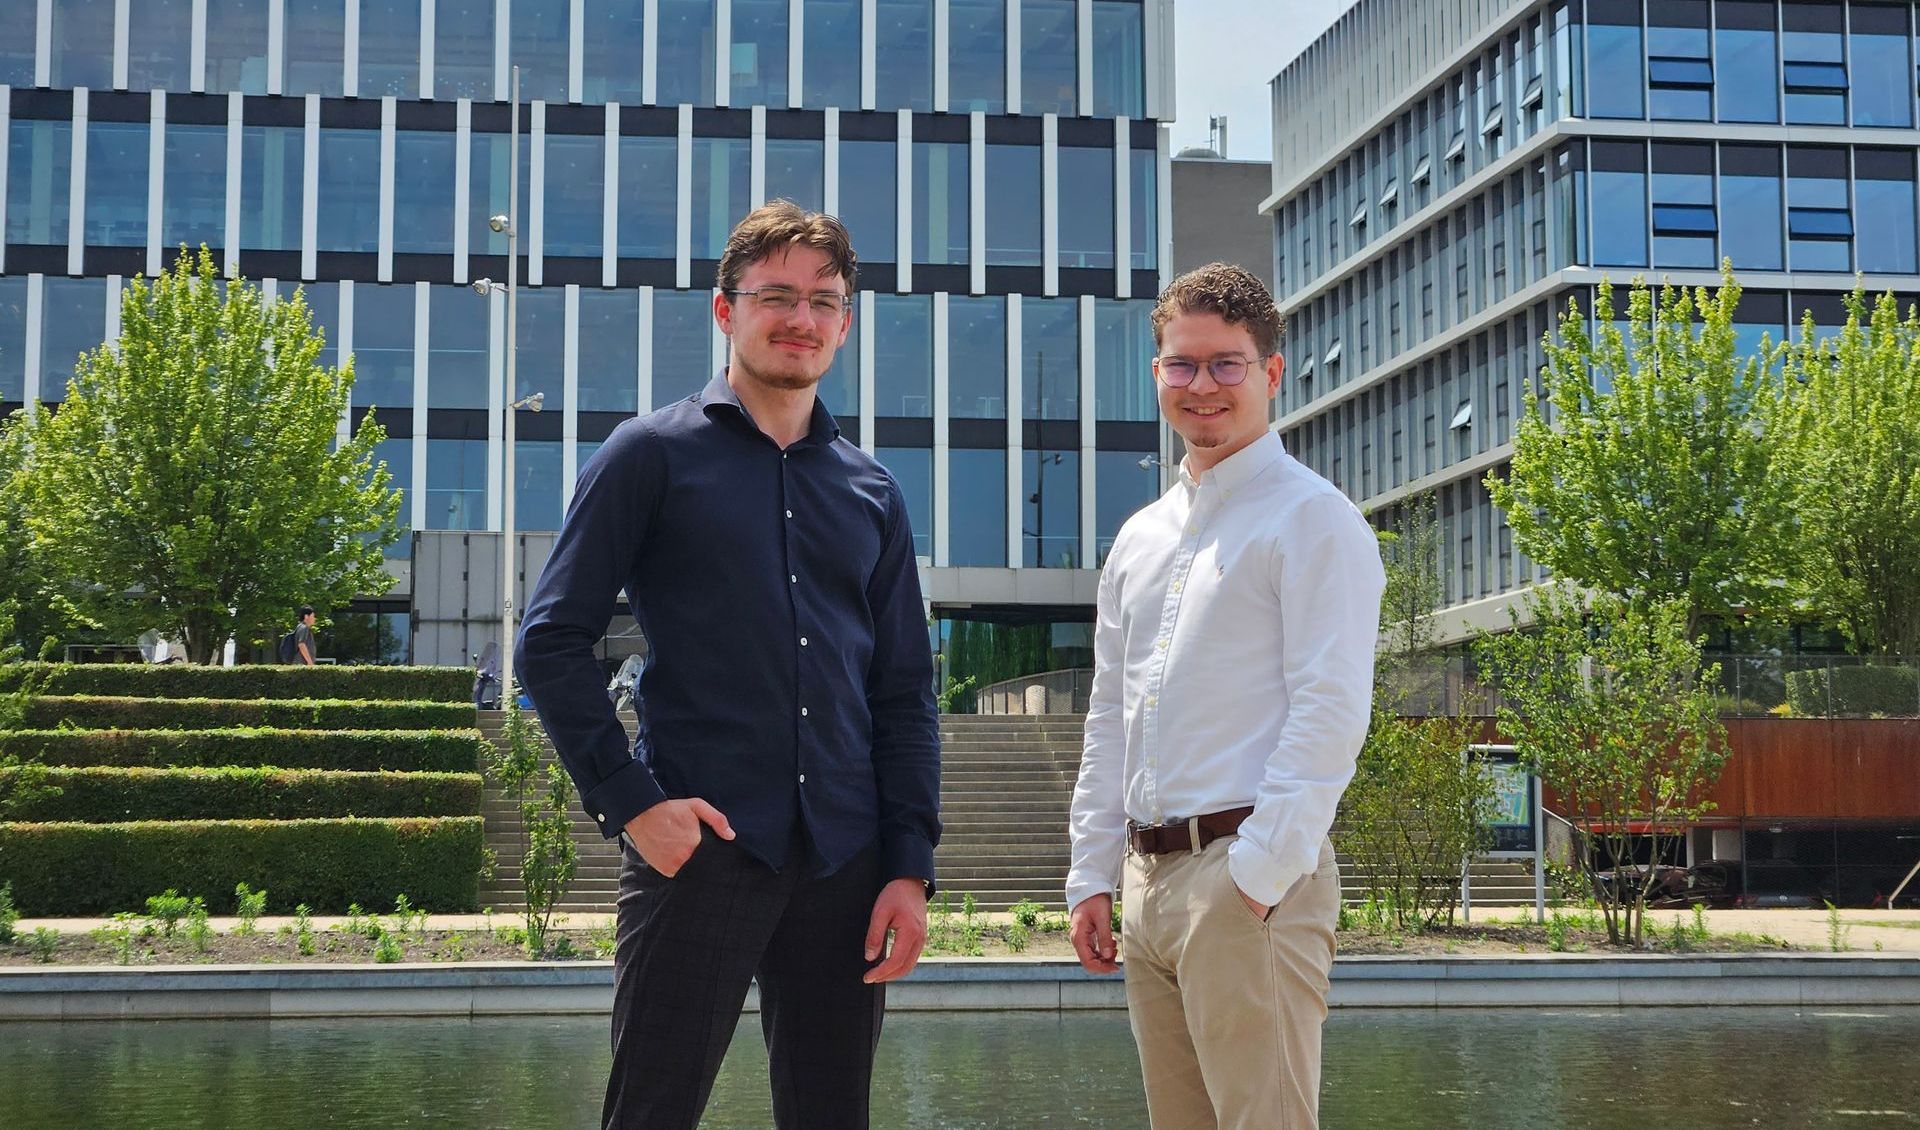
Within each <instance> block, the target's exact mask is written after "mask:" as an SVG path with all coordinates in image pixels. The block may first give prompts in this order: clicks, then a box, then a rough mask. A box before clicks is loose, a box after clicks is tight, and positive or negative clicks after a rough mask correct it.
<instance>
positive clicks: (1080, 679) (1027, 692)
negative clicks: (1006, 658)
mask: <svg viewBox="0 0 1920 1130" xmlns="http://www.w3.org/2000/svg"><path fill="white" fill-rule="evenodd" d="M1092 693H1093V668H1091V667H1071V668H1068V669H1066V670H1063V671H1042V672H1040V673H1039V674H1037V675H1022V676H1020V677H1019V678H1017V679H1002V680H1001V681H999V682H997V683H989V684H988V685H986V686H984V687H982V688H980V691H979V694H978V696H977V697H976V700H975V703H976V704H975V706H974V713H976V714H1085V713H1086V712H1087V702H1088V700H1089V699H1090V698H1091V697H1092Z"/></svg>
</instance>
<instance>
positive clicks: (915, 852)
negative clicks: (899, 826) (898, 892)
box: [880, 832, 934, 896]
mask: <svg viewBox="0 0 1920 1130" xmlns="http://www.w3.org/2000/svg"><path fill="white" fill-rule="evenodd" d="M880 878H881V881H882V882H886V883H891V882H892V881H894V880H895V879H919V880H921V881H922V882H924V883H926V885H927V894H928V895H929V896H931V895H932V894H933V885H934V884H933V845H932V844H931V843H928V842H927V839H926V837H924V836H916V835H914V834H913V833H911V832H904V833H901V834H900V835H897V836H895V837H893V838H892V839H884V838H883V839H882V840H881V841H880Z"/></svg>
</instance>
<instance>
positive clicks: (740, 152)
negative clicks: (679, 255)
mask: <svg viewBox="0 0 1920 1130" xmlns="http://www.w3.org/2000/svg"><path fill="white" fill-rule="evenodd" d="M752 156H753V152H752V149H751V148H750V145H749V143H748V141H747V139H746V138H744V137H696V138H694V139H693V257H694V258H695V259H718V258H720V253H721V252H722V251H723V250H725V249H726V246H727V234H728V233H729V232H731V231H732V230H733V225H735V224H737V223H739V222H740V221H741V219H743V218H744V217H745V216H746V214H747V211H748V208H749V207H750V205H749V201H748V194H749V193H750V192H751V191H752V189H753V184H752V182H751V181H750V180H749V179H748V177H749V173H750V171H751V166H750V164H749V162H750V161H751V160H752Z"/></svg>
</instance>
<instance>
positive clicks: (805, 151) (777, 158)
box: [766, 137, 827, 212]
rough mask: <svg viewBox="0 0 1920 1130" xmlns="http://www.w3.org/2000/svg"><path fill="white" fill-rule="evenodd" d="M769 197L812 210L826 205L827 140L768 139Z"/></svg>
mask: <svg viewBox="0 0 1920 1130" xmlns="http://www.w3.org/2000/svg"><path fill="white" fill-rule="evenodd" d="M766 188H767V199H768V200H791V201H793V202H794V203H795V204H798V205H800V206H801V207H802V208H805V209H807V210H808V211H810V212H818V211H819V210H820V209H821V208H823V207H825V205H826V191H827V190H826V143H825V142H820V141H811V140H806V139H802V138H781V137H770V138H768V139H767V174H766Z"/></svg>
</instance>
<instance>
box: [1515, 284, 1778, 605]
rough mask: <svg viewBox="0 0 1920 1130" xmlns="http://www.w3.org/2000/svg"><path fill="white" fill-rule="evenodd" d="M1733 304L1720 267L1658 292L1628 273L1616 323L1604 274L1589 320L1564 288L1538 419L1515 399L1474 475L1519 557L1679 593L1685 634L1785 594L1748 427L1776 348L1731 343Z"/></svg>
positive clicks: (1652, 591) (1768, 495)
mask: <svg viewBox="0 0 1920 1130" xmlns="http://www.w3.org/2000/svg"><path fill="white" fill-rule="evenodd" d="M1739 302H1740V286H1739V284H1738V283H1736V282H1735V281H1734V278H1733V274H1732V269H1731V267H1730V266H1729V267H1723V268H1722V271H1721V284H1720V286H1719V288H1718V289H1717V290H1714V291H1708V290H1707V289H1706V288H1704V287H1703V288H1700V289H1698V290H1695V291H1692V292H1689V291H1687V290H1686V289H1685V288H1681V287H1672V286H1668V287H1664V288H1662V290H1661V291H1660V294H1659V299H1658V303H1657V304H1656V302H1655V296H1654V294H1653V292H1652V291H1651V290H1649V289H1648V288H1647V286H1646V284H1645V282H1644V281H1643V280H1640V279H1636V280H1634V285H1633V289H1632V291H1631V293H1630V295H1629V297H1628V301H1627V318H1626V322H1627V327H1626V330H1625V332H1622V330H1621V329H1620V327H1619V326H1618V325H1616V324H1615V322H1614V306H1613V290H1612V287H1611V286H1609V285H1607V284H1605V283H1602V284H1601V286H1600V288H1599V290H1598V292H1597V293H1596V296H1595V299H1594V309H1593V325H1594V327H1595V332H1593V333H1589V332H1588V322H1587V319H1586V318H1585V317H1584V316H1583V315H1582V313H1581V311H1580V307H1579V304H1578V302H1577V301H1569V302H1568V305H1567V312H1566V314H1565V315H1564V316H1563V317H1562V318H1561V320H1560V325H1559V332H1558V337H1557V340H1556V338H1555V336H1554V335H1549V336H1548V338H1547V340H1546V353H1547V366H1546V368H1545V370H1543V374H1542V375H1543V379H1544V383H1545V393H1546V399H1547V401H1548V404H1549V406H1550V411H1551V413H1552V419H1549V418H1548V416H1547V415H1546V414H1544V413H1543V412H1542V411H1541V410H1540V406H1539V405H1537V404H1535V403H1532V402H1531V400H1530V401H1529V403H1528V404H1527V406H1526V410H1525V412H1524V414H1523V416H1522V418H1521V421H1520V426H1519V429H1518V431H1517V432H1516V433H1515V436H1514V454H1513V464H1512V468H1511V471H1510V472H1509V473H1508V474H1507V475H1506V476H1504V477H1503V476H1501V475H1498V474H1493V475H1489V476H1488V477H1487V488H1488V490H1489V491H1491V492H1492V496H1493V501H1494V504H1495V505H1497V506H1499V507H1500V508H1501V509H1502V510H1503V511H1505V512H1506V515H1507V520H1508V521H1509V522H1510V523H1511V525H1512V527H1513V535H1514V541H1515V543H1516V544H1517V545H1518V546H1519V547H1520V549H1521V550H1522V551H1523V552H1525V553H1526V554H1527V555H1528V556H1530V557H1532V558H1533V559H1534V560H1536V561H1539V562H1540V563H1542V564H1544V565H1546V566H1547V567H1548V568H1550V569H1552V570H1553V572H1554V574H1555V575H1556V576H1559V577H1564V578H1566V579H1568V580H1571V581H1574V582H1577V583H1579V584H1581V585H1584V586H1587V587H1590V588H1594V589H1598V590H1600V591H1602V592H1608V593H1613V594H1615V595H1617V596H1621V597H1624V598H1627V599H1629V600H1635V601H1654V602H1662V601H1668V600H1678V601H1680V602H1681V604H1682V607H1683V608H1684V610H1685V615H1686V619H1685V625H1684V630H1685V632H1686V634H1687V635H1688V637H1689V638H1694V637H1697V636H1698V635H1699V633H1700V630H1701V627H1702V625H1703V623H1704V622H1705V621H1706V620H1707V619H1708V618H1710V617H1724V618H1728V619H1734V618H1738V617H1739V616H1740V615H1742V614H1744V613H1769V612H1778V611H1780V610H1781V608H1782V605H1783V603H1784V599H1785V593H1784V590H1783V588H1782V587H1781V586H1780V585H1779V584H1778V583H1777V580H1776V579H1777V578H1778V577H1779V576H1780V575H1781V574H1782V572H1784V570H1783V569H1782V567H1781V563H1782V554H1783V553H1784V551H1785V545H1786V540H1787V533H1786V530H1787V523H1788V516H1787V515H1788V512H1787V507H1786V505H1785V491H1784V489H1783V487H1782V485H1781V484H1780V483H1779V482H1778V481H1777V477H1776V476H1775V474H1774V472H1773V469H1772V466H1771V460H1770V458H1769V445H1768V441H1767V437H1766V436H1765V435H1764V434H1763V428H1762V423H1763V421H1764V418H1765V416H1766V411H1765V408H1766V401H1767V398H1768V397H1770V396H1771V392H1770V387H1771V386H1772V385H1773V384H1775V383H1777V370H1778V365H1779V356H1780V350H1779V348H1778V347H1776V346H1774V345H1773V343H1772V342H1771V341H1766V342H1764V343H1763V346H1762V348H1761V350H1760V351H1759V352H1758V353H1756V354H1753V355H1751V356H1741V355H1740V352H1739V347H1738V344H1737V341H1736V338H1735V335H1734V330H1733V315H1734V310H1735V308H1736V307H1737V306H1738V305H1739ZM1696 318H1697V319H1698V320H1697V321H1696Z"/></svg>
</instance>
